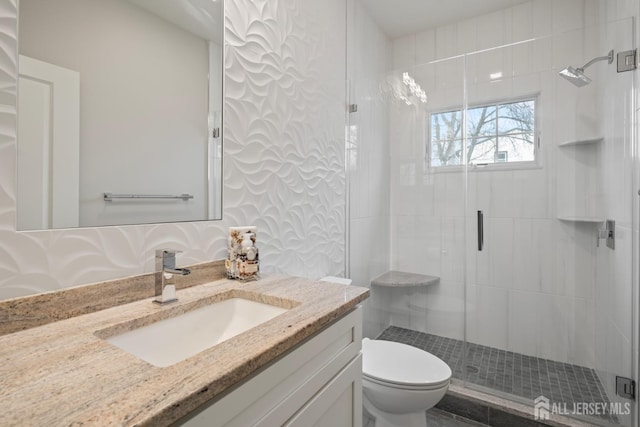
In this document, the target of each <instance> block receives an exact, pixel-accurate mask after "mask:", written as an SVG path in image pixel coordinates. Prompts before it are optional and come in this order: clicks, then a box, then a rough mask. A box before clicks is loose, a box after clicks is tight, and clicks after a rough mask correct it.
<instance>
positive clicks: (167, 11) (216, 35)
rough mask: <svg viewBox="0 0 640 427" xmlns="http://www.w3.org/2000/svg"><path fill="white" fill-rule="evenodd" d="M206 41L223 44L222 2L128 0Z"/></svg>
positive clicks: (216, 0) (208, 0)
mask: <svg viewBox="0 0 640 427" xmlns="http://www.w3.org/2000/svg"><path fill="white" fill-rule="evenodd" d="M128 1H129V2H130V3H133V4H136V5H138V6H140V7H142V8H144V9H147V10H149V11H151V12H153V13H155V14H156V15H158V16H160V17H161V18H164V19H165V20H167V21H169V22H172V23H173V24H175V25H177V26H178V27H180V28H182V29H184V30H186V31H189V32H190V33H193V34H195V35H196V36H198V37H200V38H203V39H205V40H211V41H213V42H216V43H218V44H222V2H221V1H218V0H213V1H212V0H179V1H176V0H128Z"/></svg>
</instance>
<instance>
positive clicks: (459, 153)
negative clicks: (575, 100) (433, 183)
mask: <svg viewBox="0 0 640 427" xmlns="http://www.w3.org/2000/svg"><path fill="white" fill-rule="evenodd" d="M430 125H431V129H430V148H431V149H430V159H431V166H432V167H442V166H456V165H462V164H464V162H465V161H466V163H468V164H470V165H480V164H493V163H513V162H532V161H535V149H534V148H535V144H534V141H535V100H534V99H528V100H524V101H516V102H504V103H495V104H490V105H483V106H479V107H472V108H469V109H467V126H466V140H467V153H466V159H464V161H463V158H462V157H463V149H462V148H463V147H462V144H463V134H462V132H463V130H462V127H463V124H462V110H454V111H446V112H441V113H432V114H431V116H430Z"/></svg>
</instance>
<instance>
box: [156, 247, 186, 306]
mask: <svg viewBox="0 0 640 427" xmlns="http://www.w3.org/2000/svg"><path fill="white" fill-rule="evenodd" d="M180 252H181V251H176V250H173V249H158V250H156V277H155V279H156V298H155V299H154V300H153V302H155V303H157V304H167V303H170V302H174V301H178V297H177V296H176V285H175V278H174V277H173V276H174V275H179V276H186V275H187V274H191V270H189V269H188V268H176V254H177V253H180Z"/></svg>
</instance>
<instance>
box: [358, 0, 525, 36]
mask: <svg viewBox="0 0 640 427" xmlns="http://www.w3.org/2000/svg"><path fill="white" fill-rule="evenodd" d="M527 1H529V0H360V2H361V3H362V4H363V5H364V6H365V8H366V9H367V10H368V11H369V13H370V14H371V16H372V17H373V19H374V20H375V21H376V22H377V23H378V25H379V26H380V28H382V30H383V31H384V32H385V33H386V34H387V35H388V36H389V37H390V38H392V39H395V38H397V37H402V36H406V35H409V34H414V33H418V32H420V31H424V30H426V29H429V28H434V27H437V26H440V25H445V24H449V23H452V22H456V21H461V20H464V19H467V18H471V17H473V16H478V15H483V14H485V13H490V12H494V11H496V10H499V9H504V8H506V7H509V6H513V5H515V4H519V3H526V2H527Z"/></svg>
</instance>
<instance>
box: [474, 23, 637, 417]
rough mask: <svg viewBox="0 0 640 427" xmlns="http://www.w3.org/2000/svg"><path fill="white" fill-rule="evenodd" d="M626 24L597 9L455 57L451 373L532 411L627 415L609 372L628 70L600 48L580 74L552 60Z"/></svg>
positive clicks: (619, 43)
mask: <svg viewBox="0 0 640 427" xmlns="http://www.w3.org/2000/svg"><path fill="white" fill-rule="evenodd" d="M632 29H633V23H632V21H631V20H627V21H621V22H615V23H609V24H608V25H607V26H604V27H598V28H584V29H578V30H574V31H570V32H565V33H561V34H556V35H553V36H549V37H541V38H536V39H532V40H527V41H525V42H520V43H516V44H512V45H508V46H502V47H499V48H495V49H488V50H484V51H480V52H477V53H474V54H470V55H467V56H466V57H465V82H466V90H465V98H466V104H465V105H466V108H465V124H466V133H465V138H466V140H465V147H466V160H467V164H468V173H467V177H468V190H469V194H468V196H467V198H468V206H467V220H466V227H467V234H468V236H469V239H468V243H467V260H468V264H467V282H466V307H467V311H466V321H465V325H466V328H465V330H466V332H465V336H466V353H465V368H464V370H465V376H466V379H465V381H466V384H467V385H468V386H469V387H471V388H474V389H480V390H482V391H485V392H489V393H492V394H498V395H501V396H505V397H508V398H509V399H512V400H514V401H519V402H521V403H524V404H526V405H530V406H531V407H532V408H533V409H534V412H535V415H536V417H539V418H544V417H546V416H548V415H550V414H558V415H564V416H570V417H575V418H583V419H587V420H589V421H590V422H593V423H596V424H599V425H632V423H633V415H632V412H633V411H634V410H635V409H634V403H633V400H630V399H627V398H624V397H621V396H620V395H619V394H617V393H616V377H617V376H618V377H622V378H629V379H631V378H633V375H634V369H633V366H632V354H633V347H632V345H633V339H632V337H633V328H632V313H633V304H632V299H633V298H632V289H633V287H632V279H631V277H632V262H631V260H632V252H633V251H632V248H633V245H632V240H631V238H632V236H633V233H632V229H633V227H634V225H633V224H632V220H631V219H632V217H633V215H632V214H633V213H632V207H631V204H632V200H633V196H632V194H631V193H632V189H631V188H632V184H633V178H634V176H633V173H632V157H631V154H632V144H633V139H632V137H631V135H632V130H633V129H632V127H631V123H632V117H633V113H634V106H633V97H632V93H633V92H632V91H633V74H632V73H617V72H616V65H615V63H614V64H612V65H609V64H608V63H607V61H606V59H605V60H603V61H599V62H596V63H595V64H594V65H593V66H592V67H591V68H589V69H588V70H586V71H588V72H586V74H588V75H589V76H590V78H591V79H592V82H591V83H590V84H588V85H585V86H581V87H578V86H576V85H574V84H572V83H571V82H569V81H567V80H566V79H563V78H561V77H560V76H559V74H558V73H559V72H560V71H561V70H563V69H564V68H566V67H567V66H570V65H572V66H574V67H579V66H582V65H583V64H585V63H587V62H588V61H589V60H590V59H592V58H596V57H601V56H603V55H604V56H606V55H607V52H608V51H609V50H610V49H614V50H615V51H616V52H618V51H619V50H625V49H631V48H632V46H633V37H632V33H633V32H632ZM600 62H601V63H600ZM612 189H615V190H614V191H611V190H612ZM606 220H612V221H614V222H615V228H616V233H615V236H616V242H615V249H614V248H611V247H608V246H607V243H608V241H607V239H606V237H607V235H608V234H609V231H606V230H605V228H606V226H607V222H606ZM610 224H611V223H610ZM636 226H637V224H636ZM611 227H612V226H611ZM609 243H611V242H609ZM610 246H611V245H610Z"/></svg>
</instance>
